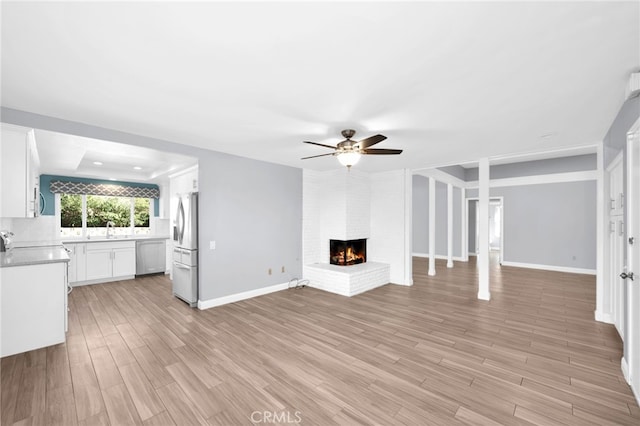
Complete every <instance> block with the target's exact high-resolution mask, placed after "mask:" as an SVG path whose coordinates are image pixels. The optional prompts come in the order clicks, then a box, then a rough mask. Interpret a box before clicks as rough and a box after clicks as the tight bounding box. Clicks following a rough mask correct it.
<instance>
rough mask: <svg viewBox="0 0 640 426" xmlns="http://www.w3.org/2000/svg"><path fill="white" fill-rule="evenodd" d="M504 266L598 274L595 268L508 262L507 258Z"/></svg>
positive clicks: (503, 263)
mask: <svg viewBox="0 0 640 426" xmlns="http://www.w3.org/2000/svg"><path fill="white" fill-rule="evenodd" d="M502 266H515V267H516V268H528V269H543V270H545V271H554V272H569V273H571V274H586V275H595V274H596V270H595V269H586V268H571V267H568V266H554V265H539V264H536V263H523V262H508V261H506V260H503V261H502Z"/></svg>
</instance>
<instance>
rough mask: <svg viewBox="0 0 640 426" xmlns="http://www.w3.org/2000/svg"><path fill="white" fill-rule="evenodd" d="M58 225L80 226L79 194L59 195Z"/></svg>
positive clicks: (80, 200) (80, 202)
mask: <svg viewBox="0 0 640 426" xmlns="http://www.w3.org/2000/svg"><path fill="white" fill-rule="evenodd" d="M60 226H62V227H63V228H82V196H81V195H77V194H61V195H60Z"/></svg>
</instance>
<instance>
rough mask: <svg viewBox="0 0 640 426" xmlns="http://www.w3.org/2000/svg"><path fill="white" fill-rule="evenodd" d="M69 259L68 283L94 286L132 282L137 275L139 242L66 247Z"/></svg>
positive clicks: (114, 242) (100, 243) (67, 244)
mask: <svg viewBox="0 0 640 426" xmlns="http://www.w3.org/2000/svg"><path fill="white" fill-rule="evenodd" d="M65 246H66V247H67V248H68V249H69V250H70V251H71V253H70V255H69V257H71V262H70V264H69V282H70V283H72V284H75V285H82V284H95V283H98V282H107V281H114V280H118V279H126V278H133V277H134V276H135V274H136V242H135V241H113V242H97V243H78V244H75V243H71V244H69V243H66V244H65Z"/></svg>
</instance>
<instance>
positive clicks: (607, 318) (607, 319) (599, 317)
mask: <svg viewBox="0 0 640 426" xmlns="http://www.w3.org/2000/svg"><path fill="white" fill-rule="evenodd" d="M594 313H595V319H596V321H599V322H604V323H606V324H613V318H611V314H606V313H604V312H600V311H594Z"/></svg>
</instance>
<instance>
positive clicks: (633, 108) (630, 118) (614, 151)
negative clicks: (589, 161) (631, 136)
mask: <svg viewBox="0 0 640 426" xmlns="http://www.w3.org/2000/svg"><path fill="white" fill-rule="evenodd" d="M639 117H640V96H636V97H635V98H632V99H629V100H627V101H626V102H625V103H624V104H623V105H622V108H620V111H619V112H618V115H617V116H616V118H615V120H613V123H612V124H611V127H610V128H609V131H608V132H607V134H606V135H605V137H604V139H603V141H604V167H605V168H606V167H607V166H608V165H609V163H611V162H612V161H613V159H614V158H616V156H617V155H618V153H619V152H620V151H625V152H626V147H627V132H628V131H629V129H630V128H631V126H632V125H633V123H635V122H636V120H637V119H638V118H639ZM624 164H625V165H626V162H625V163H624Z"/></svg>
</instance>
